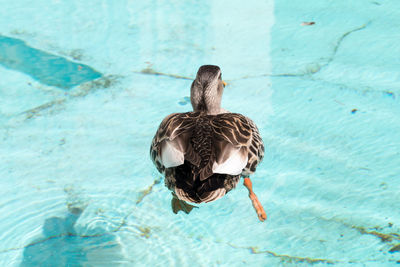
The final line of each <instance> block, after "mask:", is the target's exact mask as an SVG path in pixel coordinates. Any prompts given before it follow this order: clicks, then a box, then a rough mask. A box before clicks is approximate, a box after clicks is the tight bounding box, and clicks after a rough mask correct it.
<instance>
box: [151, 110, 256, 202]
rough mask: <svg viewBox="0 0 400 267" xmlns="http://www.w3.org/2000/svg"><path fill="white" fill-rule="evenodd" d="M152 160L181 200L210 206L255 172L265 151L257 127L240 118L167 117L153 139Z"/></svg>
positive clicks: (232, 115) (225, 115)
mask: <svg viewBox="0 0 400 267" xmlns="http://www.w3.org/2000/svg"><path fill="white" fill-rule="evenodd" d="M150 152H151V157H152V159H153V162H154V164H155V165H156V167H157V169H158V170H159V171H160V172H161V173H163V174H164V175H165V182H166V185H167V186H168V188H169V189H171V190H174V191H175V193H176V194H177V196H178V197H179V198H180V199H183V200H186V201H190V202H195V203H199V202H209V201H213V200H216V199H218V198H220V197H222V196H223V195H225V194H226V193H227V192H228V191H229V190H231V189H232V188H234V187H235V186H236V184H237V183H238V181H239V178H240V175H249V174H251V173H253V172H254V171H255V168H256V165H257V164H258V163H259V162H260V161H261V159H262V157H263V153H264V147H263V143H262V140H261V138H260V135H259V133H258V130H257V127H256V126H255V124H254V123H253V122H252V121H251V120H249V119H248V118H246V117H245V116H243V115H240V114H236V113H223V114H218V115H206V114H204V113H200V112H188V113H176V114H171V115H170V116H168V117H167V118H165V119H164V120H163V122H162V123H161V125H160V127H159V128H158V131H157V133H156V135H155V137H154V139H153V142H152V146H151V151H150Z"/></svg>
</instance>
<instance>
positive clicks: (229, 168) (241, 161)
mask: <svg viewBox="0 0 400 267" xmlns="http://www.w3.org/2000/svg"><path fill="white" fill-rule="evenodd" d="M227 150H228V151H227ZM224 152H225V153H229V154H228V155H229V156H228V157H227V159H226V160H225V161H224V162H221V163H219V164H218V163H217V162H214V165H213V168H212V170H213V173H221V174H230V175H238V174H240V173H241V172H242V170H243V169H244V167H246V164H247V153H243V150H242V149H240V148H233V147H230V148H227V149H226V150H225V151H224ZM225 153H224V154H225Z"/></svg>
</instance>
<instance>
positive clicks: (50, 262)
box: [20, 208, 123, 267]
mask: <svg viewBox="0 0 400 267" xmlns="http://www.w3.org/2000/svg"><path fill="white" fill-rule="evenodd" d="M82 212H83V210H82V209H79V208H72V209H71V210H70V212H68V214H67V216H66V217H65V218H60V217H51V218H48V219H46V220H45V221H44V225H43V236H42V237H40V238H38V239H36V240H34V241H33V242H31V243H30V244H28V245H27V246H25V249H24V253H23V260H22V262H21V265H20V267H37V266H41V267H50V266H51V267H53V266H119V264H118V263H119V262H121V261H122V260H123V256H122V255H121V245H120V244H119V243H118V242H117V240H116V238H115V236H114V235H113V234H110V233H107V232H104V230H103V232H104V233H103V234H97V235H94V236H80V235H78V234H77V233H76V232H75V230H74V226H75V223H76V221H77V220H78V219H79V217H80V215H81V214H82Z"/></svg>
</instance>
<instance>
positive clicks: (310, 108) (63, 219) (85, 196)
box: [0, 0, 400, 267]
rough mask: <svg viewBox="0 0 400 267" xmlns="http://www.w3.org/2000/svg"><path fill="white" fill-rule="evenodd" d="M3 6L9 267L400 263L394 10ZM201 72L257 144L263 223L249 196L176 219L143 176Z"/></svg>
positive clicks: (0, 116) (1, 231) (150, 172)
mask: <svg viewBox="0 0 400 267" xmlns="http://www.w3.org/2000/svg"><path fill="white" fill-rule="evenodd" d="M0 4H1V6H2V8H1V9H0V99H1V101H0V193H1V194H0V266H24V267H28V266H30V267H32V266H325V265H329V266H331V265H333V266H397V264H398V263H400V246H399V244H400V215H399V210H400V194H399V193H400V185H399V179H400V135H399V132H400V102H399V98H400V91H399V85H400V76H399V66H400V62H399V58H398V56H397V55H398V54H400V45H399V44H400V43H399V41H400V34H399V31H398V29H399V26H400V2H398V1H395V0H375V1H372V0H371V1H361V0H356V1H351V3H349V2H348V1H333V0H331V1H328V0H327V1H313V2H311V1H299V0H292V1H287V0H286V1H273V0H267V1H257V0H249V1H245V2H243V1H122V0H121V1H111V0H110V1H95V0H93V1H77V0H74V1H72V0H71V1H60V0H52V1H34V2H32V1H22V0H21V1H5V0H0ZM303 22H315V24H313V25H304V23H303ZM203 64H217V65H219V66H220V67H221V69H222V74H223V78H224V79H225V80H226V81H227V82H228V86H227V87H226V89H225V94H224V98H223V107H224V108H226V109H228V110H231V111H235V112H240V113H243V114H245V115H247V116H249V117H250V118H252V119H253V120H254V121H255V122H256V123H257V125H258V126H259V129H260V132H261V135H262V137H263V139H264V143H265V145H266V156H265V159H264V161H263V162H262V164H261V165H260V166H259V168H258V170H257V172H256V174H255V175H254V177H253V186H254V190H255V192H256V193H257V195H258V197H259V199H260V201H261V202H262V203H263V205H264V208H265V209H266V212H267V215H268V219H267V221H266V222H264V223H261V222H259V221H258V219H257V216H256V214H255V213H254V211H253V209H252V207H251V203H250V201H249V199H248V196H247V190H246V189H245V188H244V187H242V186H240V185H239V186H238V188H237V189H236V190H234V191H232V192H230V193H229V194H228V195H227V196H226V197H224V198H222V199H220V200H218V201H216V202H213V203H209V204H206V205H201V206H200V208H199V209H195V210H194V211H193V212H192V213H191V214H190V215H186V214H181V213H180V214H178V215H175V214H173V213H172V211H171V208H170V198H171V195H170V192H169V191H168V190H167V188H166V187H164V185H163V180H162V179H161V177H160V175H159V174H158V173H157V171H156V169H155V168H154V166H153V164H152V162H151V160H150V158H149V155H148V150H149V145H150V142H151V139H152V137H153V135H154V133H155V131H156V129H157V127H158V125H159V123H160V121H161V120H162V118H164V117H165V116H166V115H167V114H169V113H172V112H184V111H188V110H190V108H191V106H190V101H188V98H187V97H188V96H189V88H190V84H191V79H193V77H194V75H195V73H196V71H197V69H198V67H199V66H200V65H203Z"/></svg>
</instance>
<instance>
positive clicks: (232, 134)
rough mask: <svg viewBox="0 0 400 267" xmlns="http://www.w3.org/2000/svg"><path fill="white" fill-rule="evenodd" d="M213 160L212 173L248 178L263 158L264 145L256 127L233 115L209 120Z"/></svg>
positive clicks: (246, 119) (222, 115)
mask: <svg viewBox="0 0 400 267" xmlns="http://www.w3.org/2000/svg"><path fill="white" fill-rule="evenodd" d="M212 126H213V130H214V146H215V148H216V151H215V152H216V161H215V163H214V166H213V172H214V173H225V174H230V175H238V174H241V175H242V176H249V175H251V174H252V173H254V172H255V170H256V167H257V165H258V164H259V163H260V162H261V160H262V158H263V157H264V144H263V141H262V139H261V136H260V133H259V131H258V128H257V126H256V124H255V123H254V122H253V121H252V120H251V119H249V118H247V117H245V116H243V115H241V114H237V113H224V114H219V115H217V116H216V117H215V119H213V120H212Z"/></svg>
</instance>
